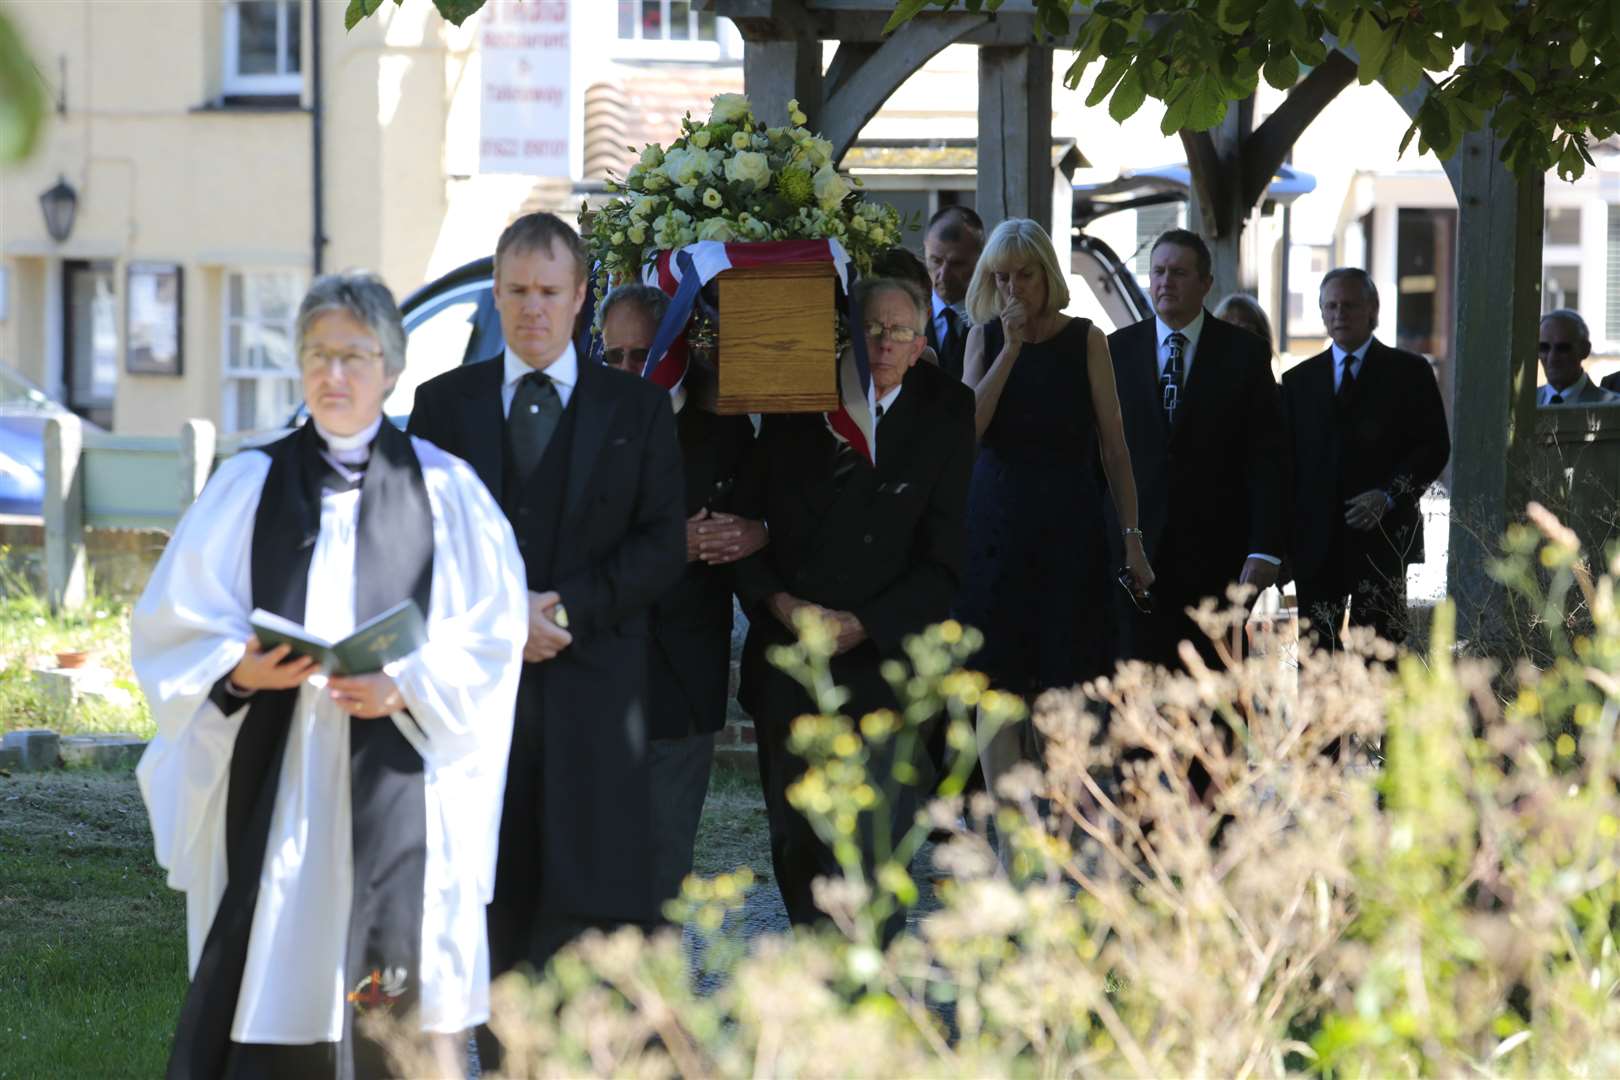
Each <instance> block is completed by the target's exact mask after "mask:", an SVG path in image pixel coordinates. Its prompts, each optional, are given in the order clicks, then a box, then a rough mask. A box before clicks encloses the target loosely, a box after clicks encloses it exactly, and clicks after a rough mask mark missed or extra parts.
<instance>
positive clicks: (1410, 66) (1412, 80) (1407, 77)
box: [1383, 47, 1423, 97]
mask: <svg viewBox="0 0 1620 1080" xmlns="http://www.w3.org/2000/svg"><path fill="white" fill-rule="evenodd" d="M1422 78H1423V65H1422V64H1420V63H1418V61H1417V58H1416V57H1414V56H1413V55H1412V54H1411V52H1410V51H1409V50H1408V49H1406V48H1404V47H1397V48H1395V49H1393V50H1392V51H1391V52H1390V56H1389V60H1388V62H1386V63H1385V64H1384V76H1383V81H1384V85H1385V86H1386V87H1388V88H1389V92H1390V93H1391V94H1393V95H1394V96H1395V97H1400V96H1401V95H1402V94H1405V93H1407V92H1409V91H1411V90H1416V89H1417V85H1418V82H1419V80H1421V79H1422Z"/></svg>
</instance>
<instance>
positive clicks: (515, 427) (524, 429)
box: [506, 371, 562, 479]
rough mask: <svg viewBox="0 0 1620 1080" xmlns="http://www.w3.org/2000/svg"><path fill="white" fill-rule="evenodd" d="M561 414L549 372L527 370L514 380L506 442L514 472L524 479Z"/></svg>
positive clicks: (543, 447)
mask: <svg viewBox="0 0 1620 1080" xmlns="http://www.w3.org/2000/svg"><path fill="white" fill-rule="evenodd" d="M561 417H562V398H561V397H560V396H558V394H557V387H556V384H555V383H553V382H552V381H551V379H550V377H549V376H547V375H544V374H542V373H541V372H538V371H531V372H529V373H528V374H527V375H525V376H523V378H521V379H519V380H518V384H517V392H516V393H515V394H513V395H512V411H511V412H510V413H508V414H507V417H506V445H507V448H508V449H509V450H511V452H512V464H513V465H514V466H515V467H516V468H517V475H518V476H519V477H520V478H523V479H527V478H528V476H529V475H530V474H531V473H533V472H534V470H535V467H536V466H537V465H539V464H540V458H541V457H542V456H543V455H544V454H545V452H546V444H547V443H549V442H551V436H552V434H553V433H554V432H555V431H556V430H557V421H558V420H559V419H560V418H561Z"/></svg>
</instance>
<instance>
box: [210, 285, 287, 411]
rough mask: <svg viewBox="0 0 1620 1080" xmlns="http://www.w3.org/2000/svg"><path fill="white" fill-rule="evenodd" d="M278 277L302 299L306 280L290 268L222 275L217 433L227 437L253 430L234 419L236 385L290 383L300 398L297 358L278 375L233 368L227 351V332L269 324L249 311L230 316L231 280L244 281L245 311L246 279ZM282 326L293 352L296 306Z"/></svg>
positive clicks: (248, 293)
mask: <svg viewBox="0 0 1620 1080" xmlns="http://www.w3.org/2000/svg"><path fill="white" fill-rule="evenodd" d="M278 276H279V277H287V278H289V279H291V281H292V284H293V288H292V290H291V292H290V295H292V296H302V295H303V294H304V291H305V289H306V287H307V286H306V281H307V278H306V276H305V274H304V272H303V271H302V270H297V269H294V268H291V267H281V266H267V267H239V268H234V269H227V270H226V271H225V275H224V278H223V280H222V282H221V284H222V286H223V288H222V290H221V293H220V308H221V319H220V349H219V356H220V362H219V367H220V376H219V392H220V428H221V431H222V432H224V433H226V434H230V433H234V432H238V431H245V430H253V429H252V428H250V427H248V426H247V425H246V424H244V422H243V420H242V418H241V417H239V416H238V415H237V413H236V394H235V393H233V390H234V388H235V384H236V383H238V382H241V381H244V380H253V381H256V382H267V383H269V382H290V383H292V384H294V385H295V386H298V387H299V388H300V389H299V393H300V394H301V393H302V387H301V378H300V375H299V372H298V357H297V356H294V357H292V365H293V366H292V368H291V369H290V370H288V371H285V372H282V371H277V370H275V369H272V368H254V367H237V366H235V364H234V361H235V359H236V357H235V355H234V354H233V353H232V351H231V329H232V327H234V326H239V325H248V324H257V323H266V322H270V321H271V320H268V319H265V318H263V317H262V316H259V315H258V313H256V312H253V311H250V310H244V312H243V313H242V314H241V315H236V314H234V313H232V311H231V278H233V277H240V278H243V279H244V287H243V290H242V297H243V306H244V308H245V309H246V308H249V307H250V306H251V305H252V302H253V301H252V293H251V290H250V289H249V288H247V286H246V279H249V278H256V277H257V278H265V277H278ZM276 321H277V322H281V320H276ZM282 325H284V326H285V328H286V330H287V345H288V348H294V347H295V346H296V344H297V331H298V316H297V305H296V303H295V304H294V306H293V310H292V311H291V312H290V313H289V314H288V316H287V318H286V320H285V321H284V322H282ZM296 404H297V402H296V400H295V401H294V406H295V407H296ZM288 411H289V412H290V411H291V409H289V410H288ZM280 420H281V418H280V417H277V418H276V422H277V423H279V422H280Z"/></svg>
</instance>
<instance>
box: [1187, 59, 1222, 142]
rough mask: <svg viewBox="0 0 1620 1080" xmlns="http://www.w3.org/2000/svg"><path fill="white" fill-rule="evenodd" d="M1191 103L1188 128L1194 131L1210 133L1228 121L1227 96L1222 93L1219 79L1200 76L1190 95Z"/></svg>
mask: <svg viewBox="0 0 1620 1080" xmlns="http://www.w3.org/2000/svg"><path fill="white" fill-rule="evenodd" d="M1188 97H1189V98H1191V101H1190V103H1189V105H1188V111H1187V126H1188V127H1189V128H1191V129H1192V130H1194V131H1208V130H1209V129H1210V128H1212V127H1214V126H1215V125H1216V124H1219V123H1220V122H1221V121H1222V120H1224V119H1226V105H1227V100H1228V99H1227V95H1226V94H1225V93H1223V92H1222V89H1221V84H1220V81H1219V80H1218V79H1216V78H1215V77H1214V76H1213V75H1210V74H1208V73H1206V74H1203V75H1200V76H1199V77H1198V78H1197V80H1196V81H1194V82H1193V84H1192V90H1191V92H1190V93H1189V94H1188Z"/></svg>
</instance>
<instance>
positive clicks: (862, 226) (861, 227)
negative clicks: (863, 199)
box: [849, 216, 870, 233]
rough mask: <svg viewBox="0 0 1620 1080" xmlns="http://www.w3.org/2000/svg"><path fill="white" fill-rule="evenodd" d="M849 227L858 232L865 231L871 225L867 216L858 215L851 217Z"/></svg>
mask: <svg viewBox="0 0 1620 1080" xmlns="http://www.w3.org/2000/svg"><path fill="white" fill-rule="evenodd" d="M849 227H850V228H851V229H854V230H855V231H856V232H858V233H863V232H865V231H866V230H867V229H868V228H869V227H870V226H869V225H868V224H867V221H866V219H865V218H863V217H859V216H856V217H852V218H850V219H849Z"/></svg>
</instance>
